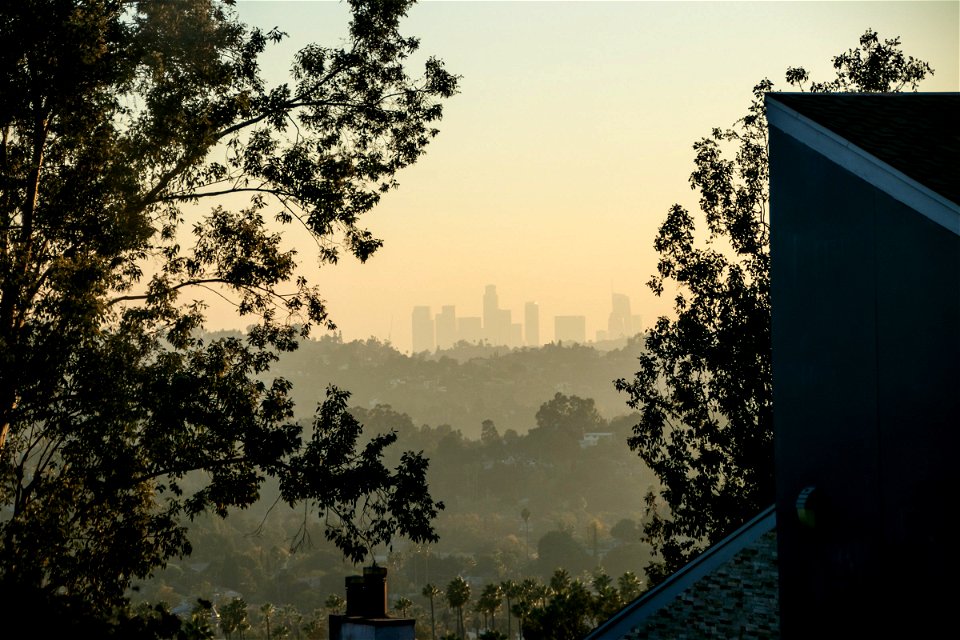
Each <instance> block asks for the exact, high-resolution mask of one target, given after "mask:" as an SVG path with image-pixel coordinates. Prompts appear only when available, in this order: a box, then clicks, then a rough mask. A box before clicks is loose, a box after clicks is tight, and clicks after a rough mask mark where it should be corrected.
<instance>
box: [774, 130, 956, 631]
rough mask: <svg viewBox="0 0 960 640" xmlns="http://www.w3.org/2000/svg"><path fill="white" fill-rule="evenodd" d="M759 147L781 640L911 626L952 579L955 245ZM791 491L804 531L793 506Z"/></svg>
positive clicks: (897, 210)
mask: <svg viewBox="0 0 960 640" xmlns="http://www.w3.org/2000/svg"><path fill="white" fill-rule="evenodd" d="M770 137H771V224H772V241H771V244H772V247H771V251H772V261H773V262H772V270H773V271H772V297H773V364H774V369H773V370H774V407H775V408H774V411H775V422H774V429H775V442H776V464H777V476H778V477H777V493H778V495H777V504H778V512H777V518H778V523H779V531H780V535H779V548H780V562H781V589H782V593H781V613H782V624H783V636H784V637H785V638H791V637H800V636H803V635H807V634H809V633H814V632H817V631H818V630H819V631H821V632H822V631H823V624H824V620H827V619H829V618H830V617H839V618H840V619H841V620H843V621H844V622H842V623H841V624H844V625H846V626H847V627H848V628H847V629H846V630H847V631H851V632H857V631H861V632H862V631H867V630H868V629H870V630H874V631H877V630H880V629H888V628H889V627H890V625H898V626H899V625H904V626H906V627H908V628H914V627H915V626H916V625H918V624H920V625H922V624H924V620H927V619H929V618H930V617H936V615H937V612H938V611H939V609H938V607H939V606H941V605H942V604H943V601H942V599H941V596H939V593H940V592H939V591H938V589H939V585H938V584H937V582H939V579H940V578H945V577H946V576H947V575H950V578H951V579H952V580H955V579H956V575H955V573H953V572H954V571H955V569H956V560H955V559H954V556H955V553H956V552H955V551H954V550H952V549H951V547H954V546H955V542H954V541H953V540H952V539H948V538H947V534H948V532H949V529H948V528H947V520H948V519H949V517H950V515H951V514H950V511H951V510H952V508H953V506H954V502H955V499H954V496H953V494H954V493H955V489H956V488H957V481H956V476H955V474H954V473H953V469H954V468H955V467H957V466H960V459H958V458H957V454H958V446H957V445H958V444H960V438H958V433H960V238H958V237H957V236H956V235H955V234H953V233H951V232H949V231H948V230H946V229H943V228H942V227H940V226H938V225H936V224H935V223H933V222H931V221H930V220H928V219H927V218H925V217H924V216H922V215H920V214H918V213H917V212H915V211H913V210H911V209H910V208H908V207H906V206H905V205H903V204H901V203H899V202H898V201H896V200H894V199H892V198H890V197H889V196H887V195H886V194H884V193H883V192H881V191H878V190H877V189H875V188H874V187H873V186H871V185H869V184H867V183H866V182H864V181H862V180H860V179H859V178H856V177H855V176H853V175H852V174H850V173H848V172H847V171H845V170H843V169H841V168H840V167H838V166H837V165H834V164H833V163H831V162H829V161H827V160H826V159H825V158H823V157H822V156H820V155H819V154H816V153H814V152H813V151H812V150H810V149H809V148H808V147H806V146H804V145H802V144H800V143H799V142H797V141H796V140H794V139H793V138H790V137H788V136H786V135H784V134H782V133H781V132H779V131H778V130H776V129H771V134H770ZM806 486H816V487H817V488H818V497H819V498H820V504H819V508H818V510H817V513H818V522H817V526H816V527H814V528H813V529H808V528H804V527H802V526H801V525H800V523H799V521H798V519H797V516H796V511H795V508H794V505H795V501H796V497H797V495H798V494H799V492H800V491H801V490H802V489H803V488H804V487H806ZM808 625H809V626H808Z"/></svg>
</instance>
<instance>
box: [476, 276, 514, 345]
mask: <svg viewBox="0 0 960 640" xmlns="http://www.w3.org/2000/svg"><path fill="white" fill-rule="evenodd" d="M510 324H511V320H510V310H509V309H501V308H500V303H499V301H498V299H497V287H496V285H493V284H488V285H487V289H486V291H485V292H484V294H483V337H484V339H485V340H486V341H487V342H489V343H490V344H492V345H508V344H510V331H511V329H510Z"/></svg>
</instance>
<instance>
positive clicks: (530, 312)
mask: <svg viewBox="0 0 960 640" xmlns="http://www.w3.org/2000/svg"><path fill="white" fill-rule="evenodd" d="M523 323H524V337H525V338H526V343H527V346H528V347H539V346H540V305H538V304H537V303H536V302H528V303H526V304H525V305H524V306H523Z"/></svg>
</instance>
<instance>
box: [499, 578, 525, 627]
mask: <svg viewBox="0 0 960 640" xmlns="http://www.w3.org/2000/svg"><path fill="white" fill-rule="evenodd" d="M500 588H501V589H502V590H503V596H504V598H506V600H507V637H508V638H510V640H513V630H512V628H511V627H512V625H511V622H512V620H511V613H512V612H513V609H512V605H511V601H513V602H516V600H517V598H519V597H520V596H521V595H523V589H521V588H520V585H519V584H518V583H516V582H514V581H513V580H505V581H503V582H501V583H500Z"/></svg>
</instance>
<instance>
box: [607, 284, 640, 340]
mask: <svg viewBox="0 0 960 640" xmlns="http://www.w3.org/2000/svg"><path fill="white" fill-rule="evenodd" d="M612 297H613V301H612V302H613V310H612V311H611V312H610V317H609V319H608V320H607V338H608V339H610V340H615V339H616V338H625V337H629V336H632V335H633V334H634V329H633V316H632V315H631V314H630V298H628V297H627V296H625V295H623V294H622V293H614V294H612Z"/></svg>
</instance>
